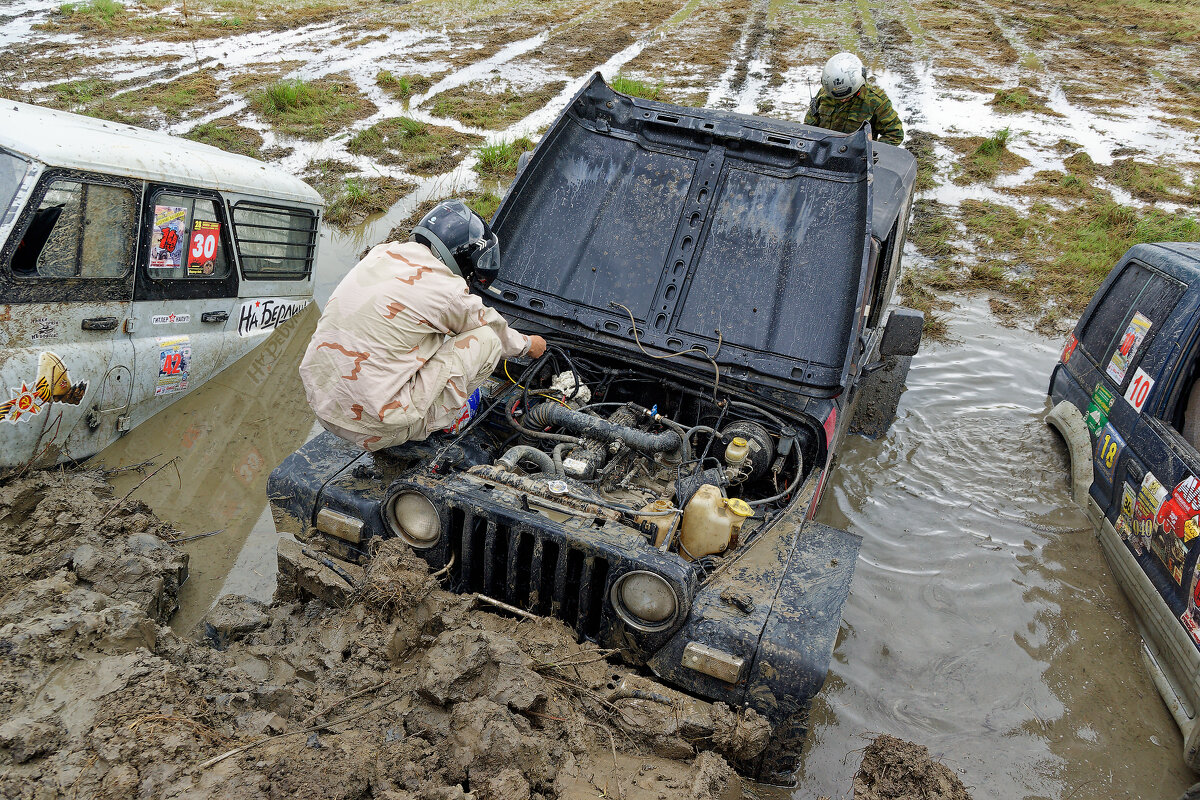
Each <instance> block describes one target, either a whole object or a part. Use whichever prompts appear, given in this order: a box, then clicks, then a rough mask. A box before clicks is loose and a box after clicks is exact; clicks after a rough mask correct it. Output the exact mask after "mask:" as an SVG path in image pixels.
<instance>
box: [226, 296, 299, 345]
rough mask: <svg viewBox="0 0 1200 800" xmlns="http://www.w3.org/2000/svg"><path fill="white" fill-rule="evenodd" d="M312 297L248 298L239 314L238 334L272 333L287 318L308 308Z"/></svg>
mask: <svg viewBox="0 0 1200 800" xmlns="http://www.w3.org/2000/svg"><path fill="white" fill-rule="evenodd" d="M311 302H312V300H310V299H307V298H306V299H297V298H294V297H271V298H267V299H264V300H247V301H246V302H244V303H242V310H241V313H240V314H239V315H238V336H258V335H260V334H264V333H270V332H271V331H273V330H275V329H276V328H278V327H279V326H280V325H282V324H283V323H284V322H286V321H287V320H289V319H291V318H292V317H294V316H296V315H297V314H299V313H300V312H301V311H303V310H304V309H306V308H308V304H309V303H311Z"/></svg>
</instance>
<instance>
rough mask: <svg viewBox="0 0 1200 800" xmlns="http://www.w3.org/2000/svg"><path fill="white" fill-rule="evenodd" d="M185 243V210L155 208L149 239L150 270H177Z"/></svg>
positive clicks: (169, 207)
mask: <svg viewBox="0 0 1200 800" xmlns="http://www.w3.org/2000/svg"><path fill="white" fill-rule="evenodd" d="M186 242H187V209H186V208H184V207H183V206H155V207H154V232H153V234H152V236H151V239H150V269H179V267H180V265H182V264H183V251H184V245H185V243H186Z"/></svg>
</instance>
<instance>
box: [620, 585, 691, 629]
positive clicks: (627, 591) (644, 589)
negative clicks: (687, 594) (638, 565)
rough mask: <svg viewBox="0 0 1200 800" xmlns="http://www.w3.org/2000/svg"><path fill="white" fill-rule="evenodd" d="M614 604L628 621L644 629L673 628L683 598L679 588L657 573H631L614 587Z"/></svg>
mask: <svg viewBox="0 0 1200 800" xmlns="http://www.w3.org/2000/svg"><path fill="white" fill-rule="evenodd" d="M612 600H613V606H614V607H615V608H616V609H617V614H619V615H620V617H621V619H623V620H625V622H626V623H628V624H629V625H631V626H633V627H634V628H637V629H638V630H643V631H657V630H662V629H663V628H666V627H669V626H670V625H671V623H672V622H674V620H675V613H676V611H677V610H678V608H679V600H678V599H677V598H676V597H675V590H674V589H673V588H671V584H669V583H667V581H666V580H665V579H664V578H663V577H662V576H661V575H655V574H654V573H653V572H642V571H638V572H627V573H626V574H624V575H622V576H621V577H620V578H618V579H617V582H616V583H614V584H613V589H612Z"/></svg>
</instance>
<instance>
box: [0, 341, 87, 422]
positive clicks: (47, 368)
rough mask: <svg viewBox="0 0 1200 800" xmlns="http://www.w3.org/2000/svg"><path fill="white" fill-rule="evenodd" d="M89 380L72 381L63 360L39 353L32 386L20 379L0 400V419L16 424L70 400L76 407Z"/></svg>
mask: <svg viewBox="0 0 1200 800" xmlns="http://www.w3.org/2000/svg"><path fill="white" fill-rule="evenodd" d="M87 387H88V384H87V381H80V382H79V383H75V384H72V383H71V376H70V375H69V374H68V373H67V367H66V365H65V364H63V362H62V359H61V358H59V357H58V356H56V355H55V354H54V353H51V352H49V351H46V352H43V353H41V355H39V356H38V370H37V377H36V378H35V379H34V381H33V388H32V389H31V388H29V384H27V383H25V382H24V381H22V382H21V388H20V389H9V392H10V394H11V398H10V399H9V400H8V401H6V402H4V403H0V419H2V420H4V421H5V422H7V423H9V424H12V425H16V424H17V423H18V422H20V421H21V420H22V419H28V418H29V417H32V416H35V415H36V414H39V413H41V410H42V409H43V408H44V407H46V406H47V405H49V404H51V403H68V404H70V405H73V406H77V405H79V404H80V402H82V401H83V396H84V394H85V393H87Z"/></svg>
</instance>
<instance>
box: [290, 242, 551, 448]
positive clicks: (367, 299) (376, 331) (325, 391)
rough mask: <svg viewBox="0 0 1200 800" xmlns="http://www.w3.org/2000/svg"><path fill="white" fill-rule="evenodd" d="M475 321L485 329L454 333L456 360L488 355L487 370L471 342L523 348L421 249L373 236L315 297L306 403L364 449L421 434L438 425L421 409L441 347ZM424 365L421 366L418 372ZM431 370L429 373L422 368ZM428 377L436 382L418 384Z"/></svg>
mask: <svg viewBox="0 0 1200 800" xmlns="http://www.w3.org/2000/svg"><path fill="white" fill-rule="evenodd" d="M480 328H489V329H490V331H489V332H488V335H486V336H472V337H458V338H459V341H458V343H457V346H458V348H465V349H461V350H459V349H455V348H450V351H451V352H452V353H455V354H456V357H457V359H458V360H472V359H473V360H491V362H492V363H491V364H480V365H478V366H479V367H480V368H482V369H484V370H485V371H486V372H488V373H490V371H491V369H492V368H494V367H495V363H496V360H497V358H496V355H497V354H496V353H495V350H491V351H490V352H487V353H485V352H480V353H476V352H475V351H474V350H473V349H471V348H470V347H469V345H470V343H471V342H472V341H473V340H481V339H487V340H489V341H491V342H496V343H497V347H496V348H495V349H497V350H499V354H500V355H502V356H504V357H506V358H514V357H517V356H522V355H524V354H525V353H527V352H528V351H529V337H528V336H526V335H525V334H523V333H519V332H517V331H515V330H513V329H512V328H510V327H509V326H508V323H507V322H506V321H505V319H504V317H502V316H500V314H499V313H498V312H497V311H496V310H495V309H492V308H488V307H487V306H485V305H483V302H482V301H481V300H480V299H479V297H478V296H476V295H473V294H471V293H470V291H469V290H468V288H467V283H466V281H464V280H463V279H462V278H460V277H459V276H457V275H455V274H454V273H453V272H451V271H450V270H449V268H447V267H446V266H445V265H444V264H443V263H442V262H441V261H439V260H438V259H437V258H436V257H435V256H434V255H433V253H432V252H430V250H429V248H428V247H426V246H425V245H423V244H419V243H416V242H405V243H400V242H389V243H387V244H381V245H379V246H377V247H375V248H373V249H372V250H371V252H369V253H368V254H367V255H366V257H365V258H364V259H363V260H362V261H360V262H358V264H357V265H355V266H354V268H353V269H351V270H350V272H349V273H347V274H346V277H345V278H343V279H342V281H341V283H339V284H338V286H337V288H336V289H334V291H333V294H332V295H331V296H330V298H329V302H328V303H326V304H325V309H324V311H323V312H322V313H321V319H320V320H319V321H318V322H317V329H316V331H315V332H314V333H313V338H312V341H311V342H310V343H309V345H308V350H307V352H305V354H304V358H303V360H302V361H301V362H300V377H301V379H302V380H303V381H304V390H305V393H306V394H307V395H308V402H309V405H311V406H312V408H313V411H315V412H316V414H317V416H318V417H319V418H320V419H321V420H322V422H324V423H328V424H332V425H333V426H335V427H336V428H337V429H338V430H337V431H335V432H339V435H341V433H340V432H345V433H348V434H350V436H347V437H346V438H352V439H353V440H354V441H357V442H359V444H363V445H364V446H367V447H370V445H371V444H372V443H376V442H379V443H382V444H381V445H380V446H383V444H386V442H387V441H388V440H389V438H393V437H394V436H395V435H396V434H397V433H398V432H399V433H401V434H402V438H424V435H425V434H426V433H428V432H429V430H430V429H431V428H436V427H440V426H441V425H443V424H447V423H446V421H445V420H444V419H440V417H444V416H446V414H443V413H441V412H442V411H444V409H437V408H434V409H433V411H432V412H431V411H430V409H429V408H428V407H429V406H430V404H432V403H435V402H436V401H437V400H438V399H440V395H439V393H440V392H441V391H442V390H443V389H445V388H447V387H446V383H447V376H448V375H450V374H451V373H450V372H447V371H446V370H445V369H444V365H442V364H440V361H441V360H442V358H441V357H442V355H444V353H443V352H441V351H444V350H445V349H446V347H445V345H447V343H448V342H453V341H454V340H455V338H456V335H457V334H462V333H464V332H468V331H478V330H479V329H480ZM491 334H495V336H492V335H491ZM497 340H498V341H497ZM435 356H436V357H435ZM426 364H429V367H430V368H429V369H425V370H424V372H421V370H422V369H423V368H425V367H426ZM468 366H470V367H474V366H475V365H473V364H470V365H468ZM460 371H461V370H460ZM433 372H437V375H434V376H429V375H426V374H425V373H433ZM419 373H420V374H419ZM431 379H432V380H434V381H435V382H437V381H440V382H441V385H440V386H435V387H423V386H422V383H423V382H424V383H427V382H428V380H431ZM463 389H464V387H458V390H459V392H458V393H459V394H461V395H462V397H461V398H459V399H460V400H461V399H465V398H466V395H467V393H469V390H468V391H467V393H464V392H463ZM456 405H461V402H459V403H457V404H456ZM454 410H455V409H451V411H452V412H453V411H454ZM450 416H453V414H451V415H450ZM426 422H429V424H428V425H426V424H425V423H426ZM326 427H328V425H326ZM422 428H424V430H422ZM370 449H374V448H370Z"/></svg>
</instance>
